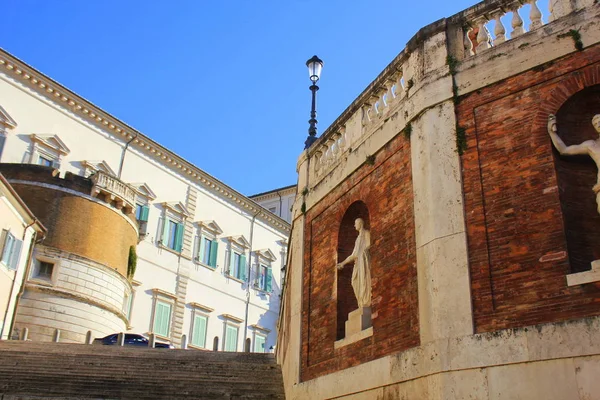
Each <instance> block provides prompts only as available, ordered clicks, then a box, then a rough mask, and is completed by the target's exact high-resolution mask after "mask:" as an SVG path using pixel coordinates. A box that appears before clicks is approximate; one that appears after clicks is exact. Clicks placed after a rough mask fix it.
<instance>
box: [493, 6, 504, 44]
mask: <svg viewBox="0 0 600 400" xmlns="http://www.w3.org/2000/svg"><path fill="white" fill-rule="evenodd" d="M503 15H504V12H501V11H499V12H497V13H496V14H495V16H494V19H495V20H496V22H495V25H494V35H496V39H494V46H497V45H499V44H500V43H504V42H506V29H505V28H504V24H503V23H502V20H501V19H500V18H501V17H502V16H503Z"/></svg>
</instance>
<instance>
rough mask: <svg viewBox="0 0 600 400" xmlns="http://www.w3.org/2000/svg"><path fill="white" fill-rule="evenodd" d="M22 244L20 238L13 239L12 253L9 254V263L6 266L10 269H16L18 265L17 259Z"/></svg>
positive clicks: (19, 255) (19, 256)
mask: <svg viewBox="0 0 600 400" xmlns="http://www.w3.org/2000/svg"><path fill="white" fill-rule="evenodd" d="M22 245H23V242H22V241H21V240H17V239H15V243H14V244H13V246H12V253H11V255H10V265H9V266H8V268H10V269H14V270H16V269H17V266H18V265H19V259H20V258H21V246H22Z"/></svg>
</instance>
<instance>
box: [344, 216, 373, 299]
mask: <svg viewBox="0 0 600 400" xmlns="http://www.w3.org/2000/svg"><path fill="white" fill-rule="evenodd" d="M354 227H355V228H356V230H357V231H358V237H357V238H356V242H355V243H354V250H353V251H352V254H350V255H349V256H348V258H346V259H345V260H344V261H342V262H341V263H339V264H338V265H337V269H338V270H341V269H342V268H344V266H345V265H346V264H349V263H351V262H354V270H353V271H352V289H354V295H355V296H356V300H357V301H358V308H359V309H361V308H364V307H370V306H371V259H370V257H369V248H370V247H371V233H370V232H369V231H368V230H367V229H365V223H364V221H363V220H362V218H357V219H356V221H354Z"/></svg>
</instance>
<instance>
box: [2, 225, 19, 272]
mask: <svg viewBox="0 0 600 400" xmlns="http://www.w3.org/2000/svg"><path fill="white" fill-rule="evenodd" d="M0 241H1V242H0V243H1V244H2V257H1V258H0V262H1V263H2V264H4V265H5V266H6V267H7V268H9V269H13V270H16V269H17V266H18V264H19V259H20V258H21V246H22V244H23V242H22V241H21V240H19V239H17V238H15V237H14V236H13V234H12V233H10V232H9V231H7V230H5V229H4V230H2V238H1V239H0Z"/></svg>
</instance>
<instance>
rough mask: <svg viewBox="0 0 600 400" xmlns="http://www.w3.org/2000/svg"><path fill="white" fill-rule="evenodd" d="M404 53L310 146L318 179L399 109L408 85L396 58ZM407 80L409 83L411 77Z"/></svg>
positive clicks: (400, 63)
mask: <svg viewBox="0 0 600 400" xmlns="http://www.w3.org/2000/svg"><path fill="white" fill-rule="evenodd" d="M403 54H404V53H402V54H401V55H400V56H398V57H397V58H396V60H395V62H393V63H392V64H391V65H394V66H393V67H392V66H390V67H388V68H389V69H390V71H388V73H387V74H386V75H385V78H384V79H378V80H377V81H376V82H377V86H374V85H371V86H374V87H370V88H368V89H367V90H366V91H365V92H363V95H361V97H360V99H363V98H364V100H363V101H361V102H360V103H361V104H360V107H358V109H357V110H355V111H354V112H353V113H352V114H353V115H348V116H347V117H346V119H347V121H345V122H344V123H340V124H339V125H338V126H336V127H335V129H333V130H332V129H331V128H330V129H329V130H328V131H327V132H325V134H324V136H326V137H324V138H323V139H322V140H320V141H319V143H318V144H317V145H316V146H315V148H314V149H311V153H312V157H313V160H314V163H313V171H312V173H313V174H314V176H315V178H317V179H319V178H320V177H322V176H324V175H325V174H326V173H327V172H329V171H330V170H332V169H333V168H334V167H335V165H337V164H338V162H339V161H340V160H341V159H342V158H343V155H344V154H345V153H347V152H349V151H352V148H353V147H354V148H356V147H357V146H358V145H360V143H361V142H362V141H364V139H366V138H367V137H368V136H369V134H370V133H372V132H373V130H374V129H373V128H374V127H375V126H377V125H379V124H381V123H383V121H384V120H385V119H386V118H387V117H389V116H391V115H392V114H393V111H396V110H397V109H398V105H399V104H400V103H402V102H404V101H405V100H406V99H407V97H408V92H409V89H410V86H411V85H408V84H407V82H408V80H406V79H405V78H404V76H405V73H404V67H403V63H402V62H397V60H399V59H404V63H406V62H407V61H406V58H407V57H404V56H403ZM410 82H411V83H412V79H411V80H410ZM332 127H333V126H332ZM313 182H314V180H313Z"/></svg>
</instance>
